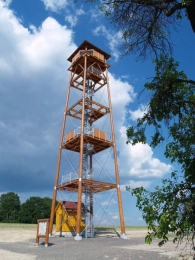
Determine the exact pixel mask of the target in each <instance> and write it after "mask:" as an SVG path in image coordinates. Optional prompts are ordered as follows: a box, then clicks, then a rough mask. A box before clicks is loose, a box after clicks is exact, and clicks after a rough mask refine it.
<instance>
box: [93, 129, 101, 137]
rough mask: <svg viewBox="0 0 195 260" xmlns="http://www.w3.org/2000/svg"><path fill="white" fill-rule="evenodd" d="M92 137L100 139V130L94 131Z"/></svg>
mask: <svg viewBox="0 0 195 260" xmlns="http://www.w3.org/2000/svg"><path fill="white" fill-rule="evenodd" d="M94 137H96V138H100V130H98V129H94Z"/></svg>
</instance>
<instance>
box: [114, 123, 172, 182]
mask: <svg viewBox="0 0 195 260" xmlns="http://www.w3.org/2000/svg"><path fill="white" fill-rule="evenodd" d="M120 133H121V136H120V139H119V140H120V141H119V140H118V142H117V144H118V149H119V151H120V158H122V159H121V160H120V158H119V165H120V173H121V175H122V176H126V177H129V178H136V179H151V178H161V177H163V175H165V174H167V173H170V172H171V170H172V166H171V165H170V164H166V163H163V162H161V161H160V160H159V159H157V158H155V157H153V151H152V149H151V147H150V146H149V145H148V144H141V143H138V144H136V145H134V146H132V145H130V144H128V145H126V144H125V143H124V140H126V127H124V126H123V127H121V128H120ZM124 162H125V163H124Z"/></svg>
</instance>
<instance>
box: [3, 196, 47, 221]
mask: <svg viewBox="0 0 195 260" xmlns="http://www.w3.org/2000/svg"><path fill="white" fill-rule="evenodd" d="M51 202H52V199H51V198H48V197H45V198H40V197H35V196H33V197H30V198H29V199H27V200H26V202H24V203H21V202H20V198H19V195H18V194H16V193H14V192H8V193H5V194H1V196H0V222H2V223H29V224H34V223H37V219H43V218H49V217H50V210H51Z"/></svg>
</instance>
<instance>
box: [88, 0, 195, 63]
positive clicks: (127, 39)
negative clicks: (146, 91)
mask: <svg viewBox="0 0 195 260" xmlns="http://www.w3.org/2000/svg"><path fill="white" fill-rule="evenodd" d="M84 2H94V1H93V0H84ZM96 2H97V1H96ZM100 10H101V11H103V12H104V14H105V16H106V17H107V19H108V20H109V21H110V22H111V23H112V24H113V25H114V26H115V27H116V28H117V29H118V31H120V32H121V34H122V38H123V50H124V51H125V54H129V53H131V54H132V53H133V54H137V55H138V57H140V58H147V56H149V55H153V54H155V55H156V57H157V56H158V55H159V54H160V53H167V52H171V51H172V43H171V41H170V35H171V34H172V32H173V31H174V30H177V28H178V26H179V24H180V22H181V20H182V19H183V18H185V17H188V19H189V20H190V22H191V26H192V29H193V31H194V32H195V1H192V0H180V1H178V0H164V1H157V0H154V1H153V0H149V1H146V0H129V1H125V0H122V1H121V0H120V1H119V0H102V1H101V6H100Z"/></svg>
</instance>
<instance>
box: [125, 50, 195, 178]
mask: <svg viewBox="0 0 195 260" xmlns="http://www.w3.org/2000/svg"><path fill="white" fill-rule="evenodd" d="M154 62H155V63H156V67H155V70H156V75H155V77H154V78H153V80H152V81H151V82H150V83H146V84H145V89H146V90H147V91H148V92H149V93H151V96H150V101H149V104H148V105H147V107H146V111H145V113H144V115H143V117H142V118H140V119H138V120H137V125H136V126H135V127H129V128H128V130H127V137H128V143H132V144H136V143H138V142H142V143H146V142H149V143H150V145H151V146H152V147H156V146H157V145H159V144H160V143H161V142H162V141H163V140H165V136H164V134H163V130H162V126H166V129H167V131H168V136H169V137H170V139H169V142H168V143H167V145H166V149H165V156H166V157H167V158H169V159H171V161H172V162H177V163H179V164H180V165H181V166H182V170H183V172H184V174H185V177H186V178H188V179H189V178H190V179H191V181H193V182H195V176H194V177H193V176H192V175H193V174H192V173H193V172H194V169H195V136H194V133H193V131H192V129H194V128H195V118H194V115H195V82H194V81H193V80H189V79H188V78H187V76H186V75H185V73H184V72H183V71H180V72H179V71H177V68H178V65H179V64H178V63H177V62H175V61H174V60H173V58H170V59H169V58H168V56H167V55H165V56H163V55H161V56H160V59H159V60H155V61H154ZM147 127H150V128H153V130H151V129H150V132H152V131H154V134H153V135H152V137H151V140H146V128H147Z"/></svg>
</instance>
